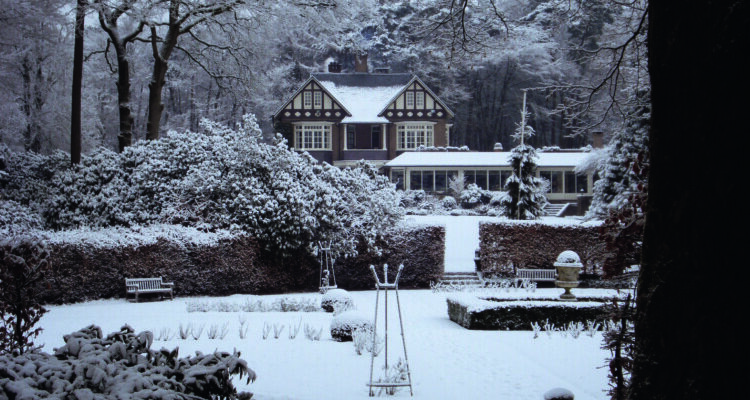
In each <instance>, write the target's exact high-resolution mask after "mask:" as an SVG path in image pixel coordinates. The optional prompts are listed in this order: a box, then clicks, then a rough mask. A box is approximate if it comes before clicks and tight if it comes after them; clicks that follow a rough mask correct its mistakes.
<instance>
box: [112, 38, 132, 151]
mask: <svg viewBox="0 0 750 400" xmlns="http://www.w3.org/2000/svg"><path fill="white" fill-rule="evenodd" d="M115 49H116V50H115V52H116V53H117V105H118V111H119V113H120V133H119V134H118V135H117V149H118V151H119V152H122V151H123V150H125V148H126V147H128V146H130V145H131V144H133V114H132V112H131V110H130V63H129V62H128V57H127V54H126V53H127V52H126V49H125V45H124V44H115Z"/></svg>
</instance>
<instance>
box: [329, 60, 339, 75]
mask: <svg viewBox="0 0 750 400" xmlns="http://www.w3.org/2000/svg"><path fill="white" fill-rule="evenodd" d="M328 72H330V73H333V74H338V73H341V64H339V63H337V62H336V61H331V62H330V63H329V64H328Z"/></svg>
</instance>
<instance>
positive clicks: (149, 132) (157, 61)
mask: <svg viewBox="0 0 750 400" xmlns="http://www.w3.org/2000/svg"><path fill="white" fill-rule="evenodd" d="M166 75H167V63H166V62H165V61H162V60H161V58H154V70H153V73H152V75H151V82H149V84H148V120H147V122H146V139H148V140H156V139H158V138H159V125H160V123H161V114H162V111H164V104H162V102H161V91H162V89H163V88H164V84H165V82H166V81H165V79H166Z"/></svg>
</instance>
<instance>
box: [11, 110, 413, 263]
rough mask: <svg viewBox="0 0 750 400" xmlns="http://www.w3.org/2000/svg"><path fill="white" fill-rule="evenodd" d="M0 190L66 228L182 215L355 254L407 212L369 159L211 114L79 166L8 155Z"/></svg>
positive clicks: (286, 245) (282, 244) (272, 246)
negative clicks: (318, 156)
mask: <svg viewBox="0 0 750 400" xmlns="http://www.w3.org/2000/svg"><path fill="white" fill-rule="evenodd" d="M6 158H8V160H7V162H6V163H7V164H8V166H7V167H6V171H5V174H3V177H2V178H1V179H0V183H1V184H2V186H1V187H2V189H3V192H2V197H3V198H5V199H9V200H14V201H16V202H18V203H20V204H23V205H24V206H27V205H28V207H30V208H31V209H32V210H35V211H36V210H41V211H43V216H44V218H45V223H46V226H47V227H49V228H53V229H70V228H78V227H82V226H86V227H109V226H126V227H127V226H134V225H149V224H153V223H156V222H162V223H170V224H182V225H189V226H194V227H199V228H202V229H206V230H211V229H216V228H224V229H237V230H241V231H243V232H246V233H249V234H250V235H252V236H253V237H255V238H257V239H258V240H259V241H260V242H261V243H263V244H264V245H265V247H266V248H267V249H269V250H279V251H280V253H281V254H287V255H288V254H289V253H290V252H292V251H294V250H299V249H304V248H309V246H311V245H312V243H314V242H315V241H318V240H331V241H332V242H333V243H334V246H335V249H334V250H335V251H336V252H337V253H345V254H353V253H354V243H356V241H357V240H358V238H359V237H364V238H365V240H367V241H370V242H372V241H373V240H374V238H375V237H376V236H377V233H378V232H379V231H380V230H382V228H383V227H384V226H388V225H391V224H393V223H394V222H396V221H397V220H398V219H399V218H400V217H401V215H402V211H401V209H400V208H399V207H398V201H399V195H398V194H397V193H396V191H395V186H394V185H393V184H391V183H390V182H389V181H388V178H387V177H385V176H383V175H380V174H378V173H377V170H376V169H375V168H374V167H373V166H372V165H368V164H366V163H361V164H359V165H357V166H356V167H355V168H348V169H344V170H341V169H339V168H336V167H333V166H331V165H328V164H320V163H318V162H316V161H315V160H314V159H313V158H312V157H311V156H310V155H309V154H307V153H297V152H295V151H292V150H290V149H289V146H288V145H287V144H286V142H285V141H284V140H283V139H282V138H281V136H277V137H276V139H275V140H274V142H273V143H271V144H267V143H264V142H263V141H262V139H261V131H260V128H259V127H258V124H257V123H256V121H255V118H254V117H252V116H247V117H246V118H245V120H244V123H243V124H242V125H240V126H238V127H237V128H236V129H231V128H227V127H224V126H221V125H219V124H217V123H213V122H210V121H207V120H204V121H202V122H201V132H189V131H185V132H170V133H169V134H168V135H167V136H166V137H163V138H161V139H159V140H151V141H142V142H138V143H136V144H134V145H133V146H129V147H127V148H126V149H125V150H124V151H123V152H122V153H120V154H118V153H114V152H111V151H107V150H105V149H100V150H98V151H95V152H93V153H92V154H91V155H89V156H86V157H84V158H83V160H82V162H81V163H80V164H78V165H75V166H69V162H66V163H65V164H61V163H60V162H59V158H60V157H59V156H58V155H54V156H51V157H45V156H37V155H33V156H32V155H24V156H12V155H9V156H8V157H6Z"/></svg>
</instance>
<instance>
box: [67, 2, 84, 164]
mask: <svg viewBox="0 0 750 400" xmlns="http://www.w3.org/2000/svg"><path fill="white" fill-rule="evenodd" d="M85 18H86V0H78V3H77V5H76V22H75V23H76V28H75V43H74V45H73V93H72V100H71V101H72V103H71V105H70V109H71V110H70V162H71V164H79V163H80V162H81V87H82V86H83V29H84V22H85Z"/></svg>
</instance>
